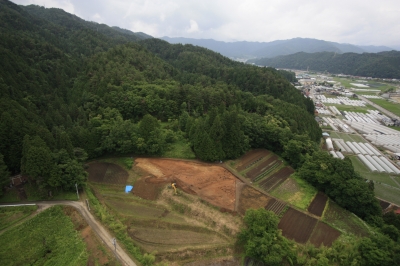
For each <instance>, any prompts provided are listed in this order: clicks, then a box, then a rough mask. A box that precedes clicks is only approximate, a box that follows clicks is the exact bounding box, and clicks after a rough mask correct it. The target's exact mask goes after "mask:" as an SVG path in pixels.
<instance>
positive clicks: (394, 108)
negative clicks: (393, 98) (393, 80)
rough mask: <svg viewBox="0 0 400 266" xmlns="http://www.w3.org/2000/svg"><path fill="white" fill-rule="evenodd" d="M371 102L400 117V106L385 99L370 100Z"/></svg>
mask: <svg viewBox="0 0 400 266" xmlns="http://www.w3.org/2000/svg"><path fill="white" fill-rule="evenodd" d="M369 100H370V101H371V102H373V103H375V104H377V105H379V106H381V107H383V108H385V109H386V110H388V111H390V112H392V113H394V114H395V115H397V116H400V104H399V103H393V102H389V101H387V100H384V99H369Z"/></svg>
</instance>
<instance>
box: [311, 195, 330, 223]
mask: <svg viewBox="0 0 400 266" xmlns="http://www.w3.org/2000/svg"><path fill="white" fill-rule="evenodd" d="M327 200H328V197H327V196H326V195H325V194H323V193H322V192H318V193H317V195H316V196H315V198H314V199H313V201H312V202H311V204H310V206H308V211H309V212H310V213H312V214H314V215H317V216H319V217H321V215H322V213H323V212H324V209H325V205H326V201H327Z"/></svg>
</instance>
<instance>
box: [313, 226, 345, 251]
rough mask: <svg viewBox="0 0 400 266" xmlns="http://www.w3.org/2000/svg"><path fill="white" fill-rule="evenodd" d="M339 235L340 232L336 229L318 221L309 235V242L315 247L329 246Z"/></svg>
mask: <svg viewBox="0 0 400 266" xmlns="http://www.w3.org/2000/svg"><path fill="white" fill-rule="evenodd" d="M339 236H340V232H339V231H338V230H336V229H335V228H332V227H330V226H329V225H327V224H325V223H323V222H320V221H319V222H318V224H317V226H316V227H315V229H314V231H313V233H312V235H311V238H310V243H311V244H313V245H314V246H316V247H319V246H321V245H324V246H326V247H330V246H331V245H332V243H333V241H335V240H336V239H337V238H338V237H339Z"/></svg>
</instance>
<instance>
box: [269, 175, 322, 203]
mask: <svg viewBox="0 0 400 266" xmlns="http://www.w3.org/2000/svg"><path fill="white" fill-rule="evenodd" d="M316 193H317V190H316V189H315V188H314V187H312V186H311V185H309V184H308V183H307V182H306V181H304V180H301V179H299V178H296V177H295V176H294V177H290V178H288V179H286V181H285V182H284V183H283V184H282V185H280V186H279V187H278V188H276V189H275V190H274V191H272V193H271V195H273V196H275V197H277V198H279V199H281V200H283V201H286V202H289V203H290V204H293V205H294V206H296V207H298V208H300V209H303V210H305V209H306V208H307V206H308V205H309V204H310V202H311V200H312V199H313V197H314V195H315V194H316Z"/></svg>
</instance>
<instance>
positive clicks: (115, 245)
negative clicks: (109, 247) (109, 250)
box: [112, 237, 117, 251]
mask: <svg viewBox="0 0 400 266" xmlns="http://www.w3.org/2000/svg"><path fill="white" fill-rule="evenodd" d="M112 243H113V245H114V248H115V251H117V240H116V239H115V237H114V238H113V239H112Z"/></svg>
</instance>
